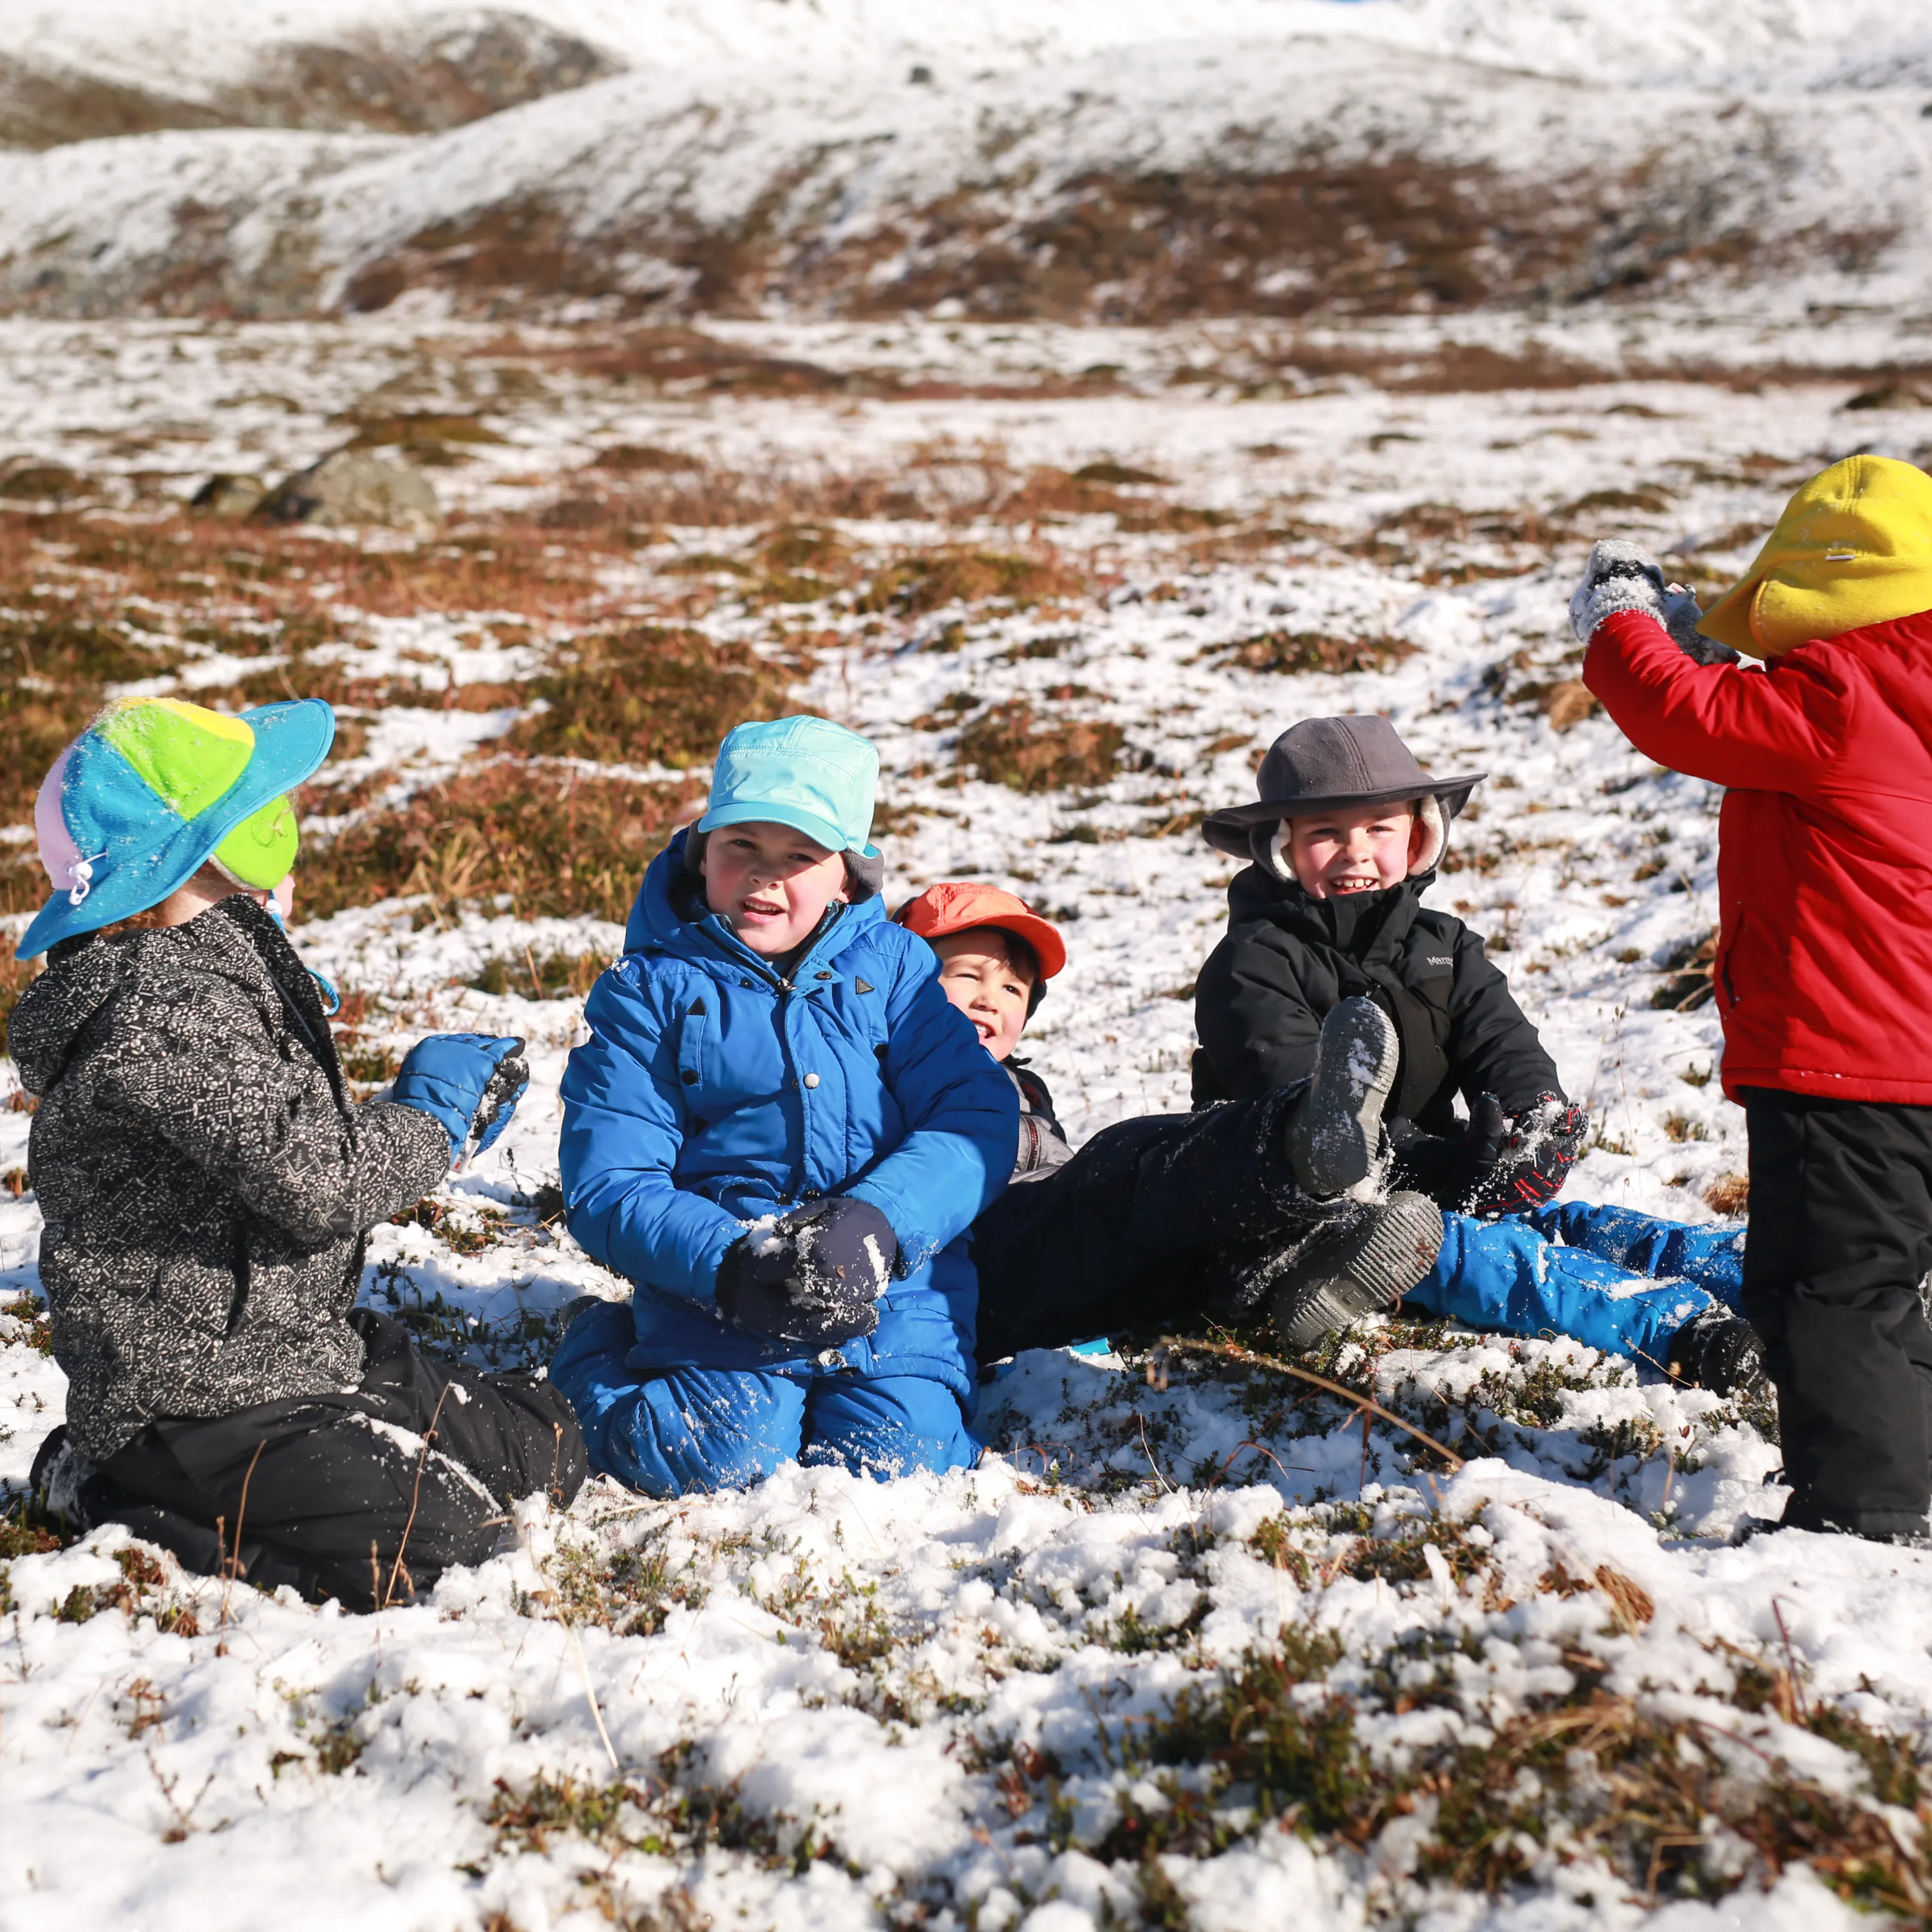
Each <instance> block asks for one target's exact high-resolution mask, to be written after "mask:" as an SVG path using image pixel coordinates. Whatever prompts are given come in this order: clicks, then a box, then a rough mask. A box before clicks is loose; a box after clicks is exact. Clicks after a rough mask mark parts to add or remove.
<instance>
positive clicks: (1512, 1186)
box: [1468, 1094, 1590, 1214]
mask: <svg viewBox="0 0 1932 1932" xmlns="http://www.w3.org/2000/svg"><path fill="white" fill-rule="evenodd" d="M1589 1131H1590V1116H1589V1112H1587V1111H1586V1109H1583V1108H1582V1107H1580V1106H1577V1103H1575V1102H1574V1100H1562V1099H1560V1098H1559V1097H1558V1096H1557V1095H1556V1094H1538V1096H1537V1099H1536V1104H1535V1106H1533V1107H1532V1108H1530V1109H1529V1110H1528V1111H1527V1112H1524V1113H1521V1114H1519V1115H1517V1117H1516V1118H1515V1119H1514V1121H1511V1124H1510V1132H1509V1137H1508V1139H1506V1140H1505V1142H1503V1145H1502V1151H1501V1153H1500V1154H1499V1156H1498V1157H1497V1160H1496V1168H1495V1170H1494V1172H1493V1174H1492V1175H1491V1177H1490V1181H1489V1183H1488V1184H1487V1186H1486V1187H1484V1188H1482V1189H1481V1190H1480V1191H1479V1192H1478V1194H1477V1196H1476V1198H1475V1200H1474V1201H1472V1202H1471V1203H1470V1205H1469V1209H1468V1212H1469V1213H1470V1214H1524V1213H1526V1212H1527V1211H1529V1209H1530V1208H1540V1207H1541V1206H1542V1205H1543V1204H1544V1202H1546V1201H1553V1200H1554V1199H1556V1196H1557V1194H1558V1193H1559V1191H1560V1190H1562V1186H1563V1183H1564V1181H1565V1178H1566V1177H1567V1176H1568V1174H1569V1172H1570V1170H1571V1168H1573V1167H1574V1166H1576V1164H1577V1156H1578V1155H1579V1154H1581V1153H1582V1152H1583V1141H1584V1138H1585V1136H1586V1135H1587V1134H1588V1133H1589Z"/></svg>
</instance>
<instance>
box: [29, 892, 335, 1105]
mask: <svg viewBox="0 0 1932 1932" xmlns="http://www.w3.org/2000/svg"><path fill="white" fill-rule="evenodd" d="M265 945H266V946H267V947H277V946H279V947H281V948H282V949H284V951H285V952H286V953H287V959H288V960H289V961H290V962H291V964H292V967H293V973H292V974H291V977H292V978H293V979H302V978H303V977H305V974H304V972H303V969H302V964H301V961H300V959H299V958H298V957H297V956H296V953H295V951H294V950H293V947H290V946H289V944H288V941H287V936H286V935H284V933H283V932H282V930H281V927H280V926H278V925H277V924H276V923H275V920H274V919H272V918H271V917H270V916H269V914H268V913H266V912H264V911H263V910H262V909H261V907H259V906H258V905H257V904H255V902H254V901H253V900H252V899H250V898H247V897H246V896H245V895H236V897H233V898H226V899H223V900H220V901H218V902H217V904H214V905H211V906H210V907H208V910H206V911H205V912H203V913H198V914H197V915H196V916H195V917H194V918H193V919H190V920H189V921H188V922H187V924H186V925H184V926H160V927H155V928H151V929H147V930H136V931H135V932H119V933H113V934H110V935H107V937H105V938H103V937H101V935H98V934H92V933H90V934H88V935H85V936H84V937H81V938H75V939H71V940H66V941H62V942H61V943H60V944H58V945H56V946H55V947H54V948H53V949H52V951H51V952H49V954H48V956H47V965H46V970H45V971H43V972H42V973H41V974H40V977H39V978H38V979H37V980H34V982H33V983H32V984H31V986H28V989H27V990H26V992H24V993H23V994H22V995H20V1004H19V1005H17V1007H15V1008H14V1009H13V1015H12V1017H11V1019H10V1021H9V1022H8V1025H7V1050H8V1051H9V1052H10V1053H11V1054H12V1055H13V1061H14V1064H16V1065H17V1067H19V1068H20V1082H21V1085H23V1086H24V1087H25V1088H26V1090H27V1091H28V1093H30V1094H44V1093H46V1091H47V1090H48V1088H50V1087H51V1086H52V1085H53V1084H54V1082H55V1081H57V1080H58V1079H59V1078H60V1076H61V1071H62V1068H63V1067H65V1065H66V1064H67V1061H68V1058H69V1056H70V1055H71V1054H72V1053H73V1051H74V1043H75V1041H76V1040H77V1039H78V1038H79V1037H80V1034H81V1032H82V1031H83V1028H86V1025H87V1024H88V1022H89V1021H90V1020H92V1019H93V1018H94V1016H95V1014H97V1013H99V1012H100V1011H101V1008H102V1007H104V1006H106V1005H107V1003H108V1001H110V1000H111V999H113V998H114V996H115V995H116V994H117V993H118V992H120V991H121V989H123V988H124V987H125V986H130V985H132V984H133V983H134V982H135V981H136V980H137V979H146V978H148V977H151V976H153V975H155V974H163V975H165V974H168V973H169V972H171V971H174V970H175V969H177V968H184V967H187V966H189V965H192V968H193V971H196V972H197V973H203V974H205V973H220V974H224V975H226V977H229V978H230V979H233V980H237V981H239V982H240V983H242V984H244V985H246V986H249V987H251V989H253V988H254V987H256V986H260V985H261V984H262V983H263V981H264V980H272V977H273V976H272V974H271V973H270V971H269V965H268V963H267V962H266V959H264V957H263V947H264V946H265ZM305 1031H312V1028H305Z"/></svg>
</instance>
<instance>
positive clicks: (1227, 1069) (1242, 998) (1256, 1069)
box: [1194, 935, 1322, 1100]
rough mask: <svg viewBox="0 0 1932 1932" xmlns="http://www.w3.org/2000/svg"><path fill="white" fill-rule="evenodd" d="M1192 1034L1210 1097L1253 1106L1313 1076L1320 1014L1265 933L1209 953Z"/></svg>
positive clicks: (1197, 994) (1225, 942) (1196, 1000)
mask: <svg viewBox="0 0 1932 1932" xmlns="http://www.w3.org/2000/svg"><path fill="white" fill-rule="evenodd" d="M1194 1029H1195V1031H1196V1033H1197V1034H1199V1036H1200V1040H1201V1047H1202V1052H1204V1053H1205V1054H1206V1055H1207V1056H1208V1067H1209V1069H1210V1070H1211V1072H1212V1073H1213V1074H1214V1088H1213V1090H1212V1091H1213V1093H1214V1097H1215V1098H1216V1099H1217V1100H1256V1099H1257V1098H1259V1097H1260V1096H1261V1095H1262V1094H1266V1093H1268V1092H1269V1091H1271V1090H1272V1089H1273V1088H1277V1087H1288V1086H1292V1085H1294V1083H1295V1082H1296V1081H1298V1080H1305V1079H1307V1078H1308V1076H1310V1074H1312V1073H1313V1072H1314V1071H1315V1058H1316V1050H1317V1049H1318V1048H1319V1046H1320V1045H1321V1041H1322V1016H1320V1015H1319V1013H1316V1010H1315V1009H1314V1008H1313V1007H1312V1006H1311V1005H1310V1004H1309V1001H1308V996H1307V994H1306V993H1304V992H1303V991H1302V990H1301V982H1300V981H1299V980H1297V979H1296V977H1295V969H1294V968H1293V966H1292V965H1291V964H1290V963H1289V959H1288V956H1286V954H1285V953H1281V952H1279V951H1277V950H1276V949H1275V948H1274V947H1272V946H1270V945H1269V944H1268V943H1267V938H1266V935H1259V936H1257V937H1256V938H1252V939H1246V940H1244V941H1241V942H1240V943H1236V942H1235V941H1232V940H1227V939H1224V940H1223V941H1221V943H1220V944H1219V945H1218V946H1217V947H1215V949H1214V951H1213V952H1212V953H1209V954H1208V959H1207V963H1206V964H1205V965H1203V966H1202V968H1201V977H1200V979H1199V982H1198V983H1197V984H1196V989H1195V994H1194Z"/></svg>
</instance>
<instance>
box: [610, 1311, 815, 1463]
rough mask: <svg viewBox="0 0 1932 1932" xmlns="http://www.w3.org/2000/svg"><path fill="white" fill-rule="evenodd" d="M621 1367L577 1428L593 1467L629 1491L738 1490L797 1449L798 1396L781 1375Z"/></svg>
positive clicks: (800, 1418)
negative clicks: (623, 1371)
mask: <svg viewBox="0 0 1932 1932" xmlns="http://www.w3.org/2000/svg"><path fill="white" fill-rule="evenodd" d="M573 1332H574V1331H573ZM627 1375H628V1379H627V1381H626V1382H625V1383H624V1384H623V1385H622V1386H621V1387H616V1388H613V1387H610V1386H609V1385H605V1386H604V1388H602V1389H601V1390H600V1391H599V1393H598V1401H597V1403H596V1406H595V1414H594V1416H593V1415H586V1418H585V1424H584V1431H583V1434H584V1440H585V1442H586V1444H587V1445H589V1451H590V1460H591V1463H592V1467H594V1468H595V1469H598V1470H599V1471H600V1472H602V1473H603V1474H604V1475H608V1476H614V1477H615V1478H616V1479H617V1481H619V1482H620V1483H622V1484H624V1485H625V1487H627V1488H628V1489H633V1490H641V1491H642V1492H643V1493H644V1494H645V1495H646V1496H663V1497H668V1496H689V1495H691V1494H694V1493H695V1494H700V1495H703V1494H709V1493H710V1492H712V1491H713V1490H732V1489H743V1488H745V1487H748V1485H750V1484H753V1483H757V1482H762V1481H763V1480H764V1478H766V1477H767V1476H769V1475H771V1474H772V1472H773V1471H774V1470H775V1469H778V1468H779V1467H780V1466H781V1465H782V1464H784V1463H788V1462H790V1461H792V1460H793V1459H795V1458H796V1457H797V1455H798V1454H799V1448H800V1446H801V1440H802V1433H803V1418H804V1409H805V1397H804V1395H803V1393H802V1391H800V1390H799V1388H797V1387H796V1385H794V1384H793V1383H791V1382H788V1381H787V1380H786V1379H785V1378H784V1377H783V1376H763V1375H757V1374H755V1373H751V1372H749V1371H745V1370H729V1369H701V1368H682V1369H667V1370H662V1371H661V1372H660V1373H656V1374H653V1375H649V1376H643V1377H640V1376H638V1375H637V1373H635V1372H634V1371H628V1372H627ZM579 1413H580V1414H584V1413H585V1412H584V1411H583V1410H581V1409H580V1411H579Z"/></svg>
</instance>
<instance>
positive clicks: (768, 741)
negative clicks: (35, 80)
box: [697, 718, 879, 859]
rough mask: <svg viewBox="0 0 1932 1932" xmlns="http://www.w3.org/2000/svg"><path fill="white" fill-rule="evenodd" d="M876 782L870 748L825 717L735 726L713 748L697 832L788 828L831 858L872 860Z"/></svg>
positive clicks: (876, 765) (875, 754)
mask: <svg viewBox="0 0 1932 1932" xmlns="http://www.w3.org/2000/svg"><path fill="white" fill-rule="evenodd" d="M878 778H879V754H878V752H877V749H876V748H874V745H873V744H872V742H871V740H870V739H867V738H862V737H860V736H859V734H858V733H857V732H856V731H848V730H846V728H845V727H844V725H842V724H833V723H832V721H831V719H830V718H772V719H770V720H769V721H760V722H758V723H754V724H739V725H736V726H734V727H733V729H732V730H730V731H728V732H727V733H726V734H725V738H724V743H723V744H721V745H719V746H718V762H717V763H716V764H715V765H714V766H712V771H711V798H710V802H709V804H708V805H707V806H706V808H705V813H704V816H703V817H702V818H700V820H698V821H697V829H698V830H699V831H700V832H715V831H716V830H717V829H718V827H719V826H724V825H747V824H751V823H754V822H755V823H771V824H776V825H789V826H791V827H792V829H793V830H794V831H796V832H803V833H804V834H805V836H806V838H809V839H810V840H811V841H812V843H813V844H814V845H822V846H823V847H825V849H826V851H828V852H856V853H859V854H861V855H862V856H864V857H865V858H868V859H875V858H877V856H879V855H878V853H877V850H876V849H875V848H874V847H873V846H872V845H871V844H869V843H868V841H869V839H870V838H871V833H872V798H873V794H874V791H875V790H877V785H878Z"/></svg>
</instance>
